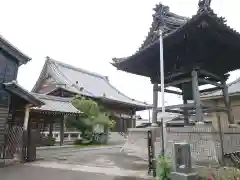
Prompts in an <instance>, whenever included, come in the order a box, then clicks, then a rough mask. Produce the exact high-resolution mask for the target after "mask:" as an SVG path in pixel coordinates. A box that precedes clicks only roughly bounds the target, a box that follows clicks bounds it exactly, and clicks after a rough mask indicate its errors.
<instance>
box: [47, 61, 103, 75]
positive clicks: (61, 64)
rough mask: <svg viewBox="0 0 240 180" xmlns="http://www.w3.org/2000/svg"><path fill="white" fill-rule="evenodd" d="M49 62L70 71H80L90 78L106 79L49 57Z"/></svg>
mask: <svg viewBox="0 0 240 180" xmlns="http://www.w3.org/2000/svg"><path fill="white" fill-rule="evenodd" d="M47 61H50V62H53V63H54V64H56V65H59V66H63V67H65V68H68V69H72V70H75V71H78V72H82V73H85V74H88V75H90V76H95V77H98V78H105V76H103V75H101V74H98V73H95V72H91V71H88V70H85V69H82V68H79V67H76V66H74V65H70V64H67V63H64V62H61V61H57V60H55V59H52V58H50V57H47Z"/></svg>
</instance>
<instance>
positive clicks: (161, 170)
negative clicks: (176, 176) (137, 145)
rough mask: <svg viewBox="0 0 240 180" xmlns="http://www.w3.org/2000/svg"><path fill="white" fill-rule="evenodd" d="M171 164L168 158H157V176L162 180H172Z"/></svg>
mask: <svg viewBox="0 0 240 180" xmlns="http://www.w3.org/2000/svg"><path fill="white" fill-rule="evenodd" d="M170 173H171V164H170V160H169V159H168V158H167V157H163V156H159V157H158V158H157V175H158V177H159V179H160V180H170Z"/></svg>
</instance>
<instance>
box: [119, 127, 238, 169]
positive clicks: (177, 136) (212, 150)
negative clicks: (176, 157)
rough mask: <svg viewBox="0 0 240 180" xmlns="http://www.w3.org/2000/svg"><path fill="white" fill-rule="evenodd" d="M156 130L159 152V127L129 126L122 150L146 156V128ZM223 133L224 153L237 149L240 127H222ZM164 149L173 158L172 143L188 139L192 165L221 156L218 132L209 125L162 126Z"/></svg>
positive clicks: (142, 156)
mask: <svg viewBox="0 0 240 180" xmlns="http://www.w3.org/2000/svg"><path fill="white" fill-rule="evenodd" d="M148 130H152V131H153V132H155V135H156V141H155V152H156V153H157V154H158V153H160V152H161V148H162V147H161V144H162V143H161V138H160V135H161V128H152V127H149V128H131V129H129V133H128V138H127V140H126V143H125V145H124V147H123V149H124V151H125V152H127V153H129V154H131V155H135V156H138V157H141V158H143V159H145V160H147V159H148V148H147V147H148V144H147V131H148ZM222 133H223V149H224V154H229V153H233V152H240V138H239V137H240V128H225V129H224V131H223V132H222ZM164 134H165V136H166V137H165V138H164V139H165V148H166V149H165V152H166V155H167V156H169V157H172V150H173V144H174V143H176V142H187V143H189V144H190V145H191V153H192V161H193V164H194V163H195V164H201V165H207V164H219V158H221V157H222V155H221V146H220V134H219V132H218V131H217V130H216V129H215V128H214V127H213V126H212V125H211V124H198V125H195V126H186V127H180V128H179V127H177V128H176V127H167V128H166V129H165V133H164Z"/></svg>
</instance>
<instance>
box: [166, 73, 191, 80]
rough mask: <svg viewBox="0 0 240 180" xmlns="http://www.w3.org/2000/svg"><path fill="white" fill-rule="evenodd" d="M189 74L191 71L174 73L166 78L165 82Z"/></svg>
mask: <svg viewBox="0 0 240 180" xmlns="http://www.w3.org/2000/svg"><path fill="white" fill-rule="evenodd" d="M187 73H189V71H184V72H183V71H180V72H175V73H172V74H171V75H169V76H166V77H165V78H164V79H165V80H172V79H173V78H177V77H179V76H181V75H185V74H187Z"/></svg>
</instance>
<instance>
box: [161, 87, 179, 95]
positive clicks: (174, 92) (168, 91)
mask: <svg viewBox="0 0 240 180" xmlns="http://www.w3.org/2000/svg"><path fill="white" fill-rule="evenodd" d="M157 91H159V92H161V86H158V87H157ZM164 92H166V93H171V94H177V95H181V96H182V95H183V93H182V92H179V91H174V90H170V89H164Z"/></svg>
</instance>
